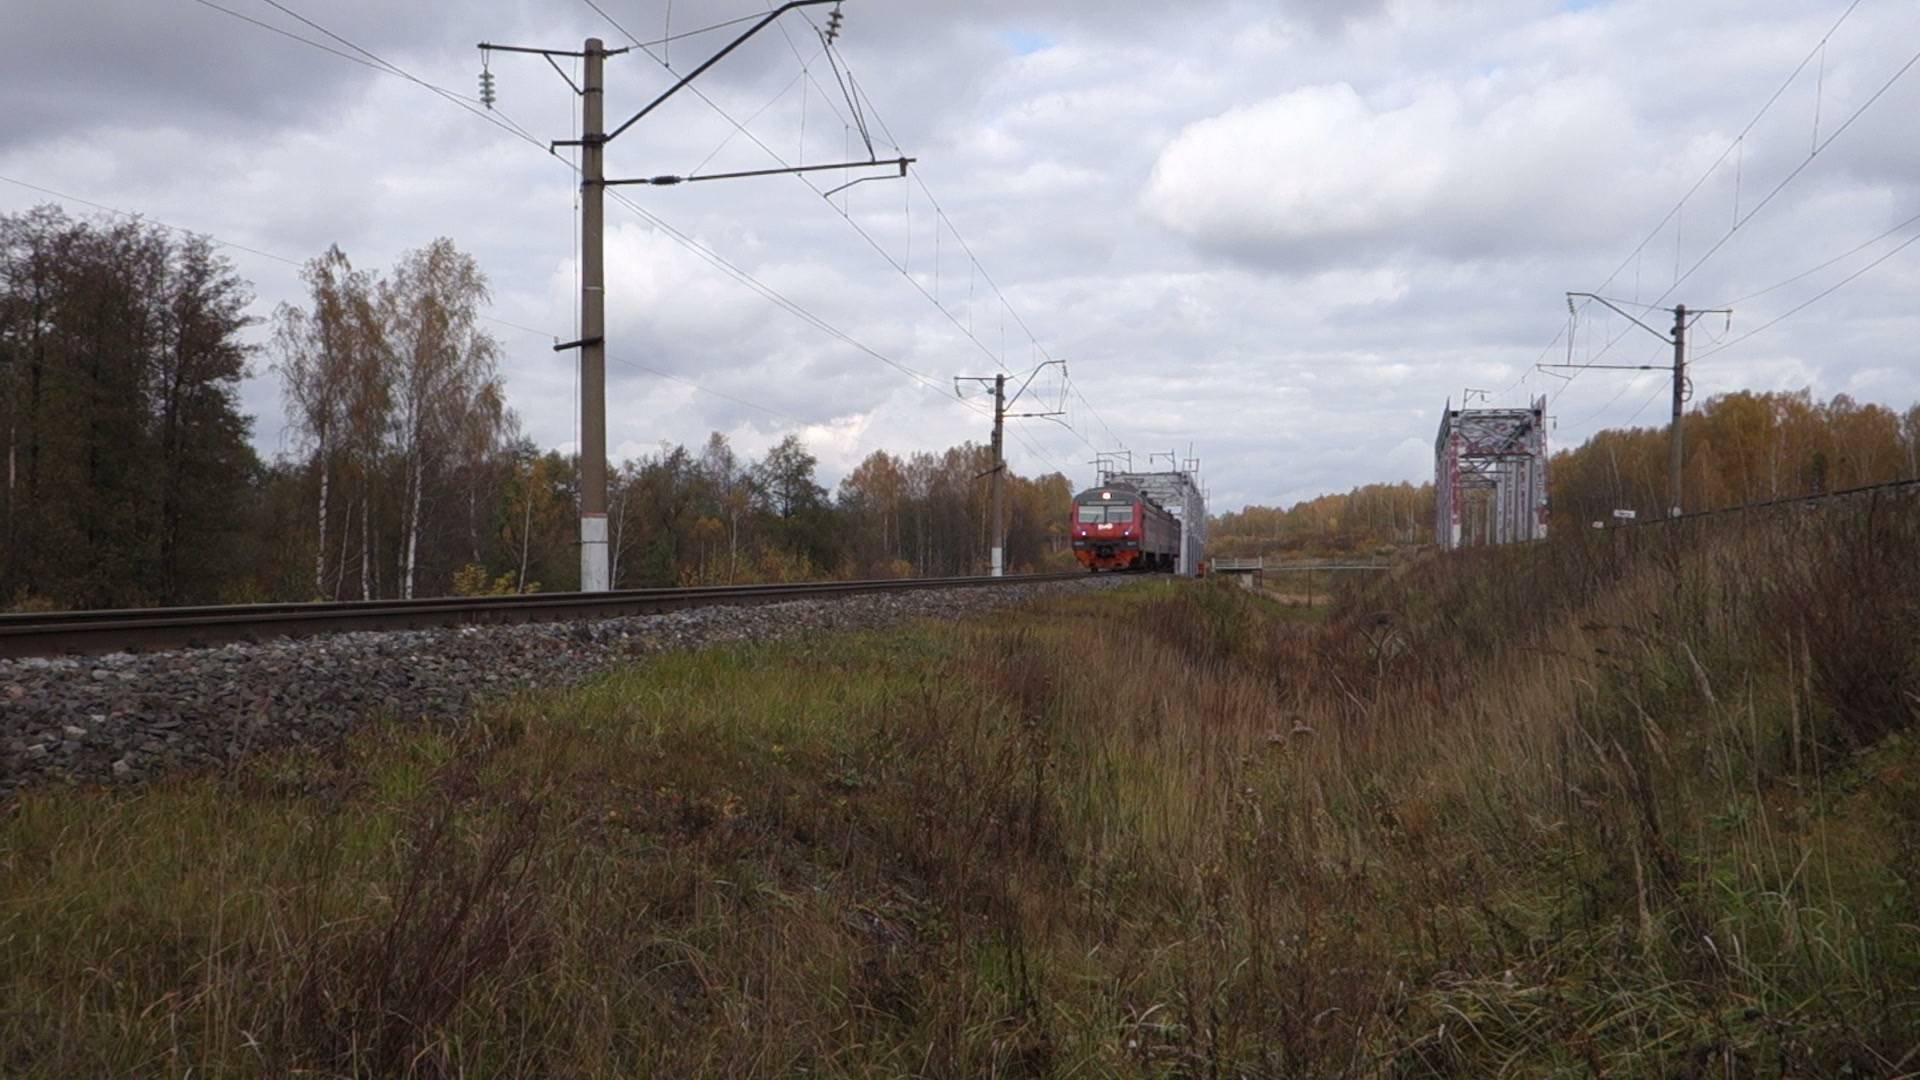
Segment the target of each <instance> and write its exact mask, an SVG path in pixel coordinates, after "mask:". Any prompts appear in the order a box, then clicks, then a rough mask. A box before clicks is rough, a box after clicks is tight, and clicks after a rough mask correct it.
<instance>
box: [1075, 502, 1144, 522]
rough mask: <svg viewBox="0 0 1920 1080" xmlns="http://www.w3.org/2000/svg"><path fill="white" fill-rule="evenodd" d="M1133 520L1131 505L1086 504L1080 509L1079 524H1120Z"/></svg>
mask: <svg viewBox="0 0 1920 1080" xmlns="http://www.w3.org/2000/svg"><path fill="white" fill-rule="evenodd" d="M1132 520H1133V505H1132V504H1131V503H1088V504H1082V505H1081V507H1080V524H1082V525H1098V524H1100V523H1101V522H1113V523H1122V522H1128V521H1132Z"/></svg>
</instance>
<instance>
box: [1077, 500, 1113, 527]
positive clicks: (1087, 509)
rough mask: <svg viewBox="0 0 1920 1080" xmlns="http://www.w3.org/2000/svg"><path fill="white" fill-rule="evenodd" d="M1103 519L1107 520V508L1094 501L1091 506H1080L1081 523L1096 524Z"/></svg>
mask: <svg viewBox="0 0 1920 1080" xmlns="http://www.w3.org/2000/svg"><path fill="white" fill-rule="evenodd" d="M1105 520H1107V508H1106V507H1104V506H1102V505H1100V504H1099V503H1095V504H1093V505H1092V506H1082V507H1081V508H1080V524H1082V525H1098V524H1100V523H1101V522H1103V521H1105Z"/></svg>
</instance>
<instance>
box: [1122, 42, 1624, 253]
mask: <svg viewBox="0 0 1920 1080" xmlns="http://www.w3.org/2000/svg"><path fill="white" fill-rule="evenodd" d="M1635 143H1636V139H1635V132H1634V121H1633V117H1632V110H1631V108H1630V106H1629V104H1628V102H1627V101H1626V100H1625V98H1624V96H1623V95H1622V94H1621V93H1620V92H1619V90H1617V89H1616V88H1614V87H1613V86H1611V85H1609V84H1607V83H1605V82H1603V81H1600V80H1597V79H1593V78H1588V77H1575V78H1565V79H1556V80H1552V81H1548V82H1546V83H1544V84H1542V85H1539V86H1537V87H1533V88H1530V89H1526V90H1520V91H1515V90H1513V89H1510V88H1503V87H1500V86H1498V85H1497V83H1496V82H1483V83H1480V84H1478V85H1470V86H1466V87H1461V86H1456V85H1452V84H1445V83H1441V84H1431V85H1426V86H1421V87H1419V88H1417V89H1416V90H1414V91H1413V93H1412V94H1411V95H1410V96H1408V97H1407V99H1406V100H1403V101H1397V102H1393V101H1384V102H1383V101H1375V100H1369V99H1368V98H1367V97H1365V96H1363V95H1362V94H1361V93H1360V92H1359V91H1358V90H1356V89H1355V88H1354V87H1352V86H1351V85H1348V84H1346V83H1337V84H1331V85H1322V86H1306V87H1301V88H1299V89H1296V90H1291V91H1288V92H1287V93H1284V94H1281V95H1279V96H1277V97H1273V98H1269V99H1267V100H1265V101H1261V102H1257V103H1255V104H1252V105H1246V106H1239V107H1236V108H1233V109H1231V110H1229V111H1227V112H1226V113H1223V114H1221V115H1219V116H1215V117H1209V118H1207V119H1204V120H1200V121H1197V122H1195V123H1193V124H1190V125H1188V126H1187V127H1186V128H1185V129H1184V130H1182V131H1181V132H1180V134H1179V135H1178V136H1176V137H1175V138H1174V139H1173V140H1172V142H1171V143H1169V144H1168V145H1167V147H1166V149H1165V150H1164V151H1163V152H1162V153H1161V154H1160V156H1159V159H1158V160H1157V161H1156V162H1155V164H1154V168H1153V173H1152V177H1151V179H1150V181H1149V182H1148V185H1147V188H1146V192H1145V195H1144V203H1145V206H1146V209H1147V211H1148V212H1149V213H1150V214H1152V215H1153V216H1154V218H1155V219H1156V220H1158V221H1159V222H1160V223H1161V224H1163V225H1165V226H1166V227H1167V228H1169V229H1172V230H1173V231H1174V232H1176V233H1179V234H1180V235H1182V236H1184V237H1186V238H1187V239H1189V240H1191V241H1193V242H1194V243H1196V244H1199V245H1201V246H1203V247H1206V248H1210V249H1214V250H1219V251H1224V252H1228V253H1232V254H1235V255H1240V256H1244V257H1248V258H1254V259H1262V260H1267V261H1273V262H1281V263H1285V262H1298V261H1305V262H1322V261H1353V260H1356V259H1363V258H1372V257H1374V256H1377V255H1378V254H1379V253H1381V252H1383V251H1408V252H1419V253H1423V254H1433V255H1441V256H1446V257H1453V258H1469V259H1470V258H1480V257H1487V256H1494V255H1502V254H1508V253H1512V252H1515V251H1520V250H1529V249H1537V248H1539V247H1541V246H1545V245H1554V244H1566V243H1570V242H1571V243H1587V242H1591V241H1592V240H1594V239H1596V238H1597V237H1599V236H1601V235H1604V234H1605V232H1606V231H1607V230H1608V229H1609V228H1610V227H1612V226H1613V225H1614V223H1615V221H1614V219H1615V218H1616V214H1615V213H1614V212H1613V210H1612V208H1614V207H1617V205H1618V200H1616V199H1612V198H1610V197H1609V195H1610V189H1611V188H1612V187H1613V186H1614V185H1616V184H1618V183H1619V182H1620V180H1621V179H1622V178H1627V177H1631V176H1632V175H1633V174H1635V173H1636V172H1638V171H1639V170H1638V169H1637V168H1636V166H1635V165H1634V159H1635V153H1634V147H1635Z"/></svg>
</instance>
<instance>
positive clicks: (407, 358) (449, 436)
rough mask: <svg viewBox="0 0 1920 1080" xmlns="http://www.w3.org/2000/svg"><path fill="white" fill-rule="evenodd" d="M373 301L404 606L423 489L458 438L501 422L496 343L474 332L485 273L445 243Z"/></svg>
mask: <svg viewBox="0 0 1920 1080" xmlns="http://www.w3.org/2000/svg"><path fill="white" fill-rule="evenodd" d="M382 294H383V295H382V308H383V311H384V313H385V315H386V325H387V340H388V355H389V359H390V363H391V365H392V367H391V371H392V385H393V394H394V419H395V427H394V453H395V455H396V458H397V460H398V464H399V467H400V470H401V476H402V483H403V485H404V489H403V498H402V501H401V514H402V525H401V529H402V540H401V545H400V547H401V552H400V570H399V575H400V595H401V596H403V597H407V598H411V597H412V596H413V594H414V585H415V581H416V579H417V576H418V572H419V553H420V534H421V530H422V528H423V524H424V520H425V514H426V512H427V510H428V504H427V501H426V490H427V485H428V483H429V481H430V480H432V479H433V478H434V477H435V476H436V475H437V473H438V472H439V470H441V469H442V468H443V467H445V466H446V465H447V463H448V461H449V459H450V458H451V457H452V456H454V455H455V454H456V451H457V443H458V442H459V439H460V433H461V432H462V431H464V430H468V429H469V426H470V425H473V424H484V423H486V422H487V420H486V418H487V416H488V415H491V416H492V417H493V420H492V423H494V424H495V425H498V424H500V423H501V422H502V420H503V418H504V410H503V409H499V408H494V407H493V406H492V405H491V404H490V402H497V401H498V400H499V396H500V388H499V374H498V366H497V365H498V360H499V345H498V344H497V343H496V342H495V341H494V340H493V338H492V337H491V336H489V335H488V334H487V333H486V332H485V331H482V330H481V329H479V326H478V322H479V317H480V308H481V305H483V304H485V303H486V302H487V300H488V299H489V294H488V291H487V279H486V275H484V274H482V273H481V272H480V267H479V264H478V263H476V262H475V261H474V259H473V257H472V256H470V255H465V254H462V253H461V252H460V251H459V250H458V249H456V248H455V247H454V246H453V241H451V240H448V239H446V238H444V237H442V238H441V239H439V240H435V241H434V242H433V243H432V244H430V245H428V246H427V247H425V248H422V249H420V250H418V251H414V252H410V253H408V254H407V255H406V256H404V257H403V258H402V259H401V260H400V265H399V266H398V268H397V269H396V270H395V272H394V276H393V278H392V280H391V281H390V282H389V283H388V284H387V285H386V287H385V288H384V289H383V290H382ZM488 441H490V440H488Z"/></svg>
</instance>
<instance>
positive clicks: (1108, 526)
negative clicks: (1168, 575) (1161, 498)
mask: <svg viewBox="0 0 1920 1080" xmlns="http://www.w3.org/2000/svg"><path fill="white" fill-rule="evenodd" d="M1070 528H1071V533H1070V535H1071V536H1072V537H1073V555H1074V558H1076V559H1079V560H1080V565H1081V566H1084V567H1086V568H1087V569H1089V570H1171V569H1173V567H1174V563H1175V562H1176V561H1177V560H1178V559H1179V556H1180V521H1179V519H1178V518H1176V517H1174V516H1173V515H1172V514H1169V513H1167V511H1166V510H1164V509H1163V508H1161V507H1160V506H1159V504H1157V503H1155V502H1154V501H1153V500H1151V499H1148V498H1146V497H1145V496H1143V495H1141V493H1140V491H1139V489H1138V488H1135V487H1133V486H1132V485H1129V484H1108V485H1106V486H1105V487H1097V488H1089V489H1088V490H1086V491H1083V492H1081V493H1080V494H1078V495H1076V496H1074V498H1073V521H1072V522H1071V526H1070Z"/></svg>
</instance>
